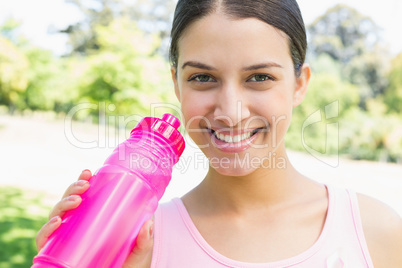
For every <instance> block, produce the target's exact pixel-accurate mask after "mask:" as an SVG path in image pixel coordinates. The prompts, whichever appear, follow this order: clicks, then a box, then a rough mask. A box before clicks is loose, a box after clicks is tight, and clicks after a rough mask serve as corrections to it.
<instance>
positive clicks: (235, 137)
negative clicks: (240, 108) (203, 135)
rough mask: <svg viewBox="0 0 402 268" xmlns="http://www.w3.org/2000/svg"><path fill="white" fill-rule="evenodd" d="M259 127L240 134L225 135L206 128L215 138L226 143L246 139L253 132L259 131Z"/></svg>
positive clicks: (252, 134) (253, 133)
mask: <svg viewBox="0 0 402 268" xmlns="http://www.w3.org/2000/svg"><path fill="white" fill-rule="evenodd" d="M261 129H263V128H262V127H261V128H256V129H254V130H252V131H249V132H246V133H243V134H240V135H225V134H223V133H218V132H217V131H215V130H213V129H208V130H209V131H210V132H211V133H212V134H213V135H214V136H215V138H217V139H218V140H220V141H224V142H226V143H237V142H241V141H244V140H247V139H249V138H251V137H252V136H254V135H255V134H257V132H258V131H260V130H261Z"/></svg>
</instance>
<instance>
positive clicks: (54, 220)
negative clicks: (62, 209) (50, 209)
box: [49, 216, 59, 224]
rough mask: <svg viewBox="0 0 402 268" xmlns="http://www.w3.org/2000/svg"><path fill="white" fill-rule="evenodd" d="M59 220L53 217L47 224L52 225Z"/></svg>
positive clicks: (57, 217)
mask: <svg viewBox="0 0 402 268" xmlns="http://www.w3.org/2000/svg"><path fill="white" fill-rule="evenodd" d="M58 220H59V216H54V217H53V218H51V219H50V221H49V223H50V224H54V223H56V222H57V221H58Z"/></svg>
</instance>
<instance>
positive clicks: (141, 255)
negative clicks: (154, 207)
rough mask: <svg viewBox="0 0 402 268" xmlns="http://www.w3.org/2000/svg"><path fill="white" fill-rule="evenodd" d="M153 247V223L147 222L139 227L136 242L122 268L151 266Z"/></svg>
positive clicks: (151, 221)
mask: <svg viewBox="0 0 402 268" xmlns="http://www.w3.org/2000/svg"><path fill="white" fill-rule="evenodd" d="M153 246H154V221H153V220H152V219H151V220H148V221H146V222H145V223H144V225H143V226H142V227H141V230H140V232H139V233H138V236H137V242H136V244H135V246H134V248H133V250H132V251H131V253H130V255H129V256H128V257H127V259H126V261H125V263H124V265H123V268H140V267H141V268H142V267H144V268H145V267H147V268H149V267H150V266H151V260H152V248H153Z"/></svg>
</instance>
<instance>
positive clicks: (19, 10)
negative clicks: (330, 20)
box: [0, 0, 402, 54]
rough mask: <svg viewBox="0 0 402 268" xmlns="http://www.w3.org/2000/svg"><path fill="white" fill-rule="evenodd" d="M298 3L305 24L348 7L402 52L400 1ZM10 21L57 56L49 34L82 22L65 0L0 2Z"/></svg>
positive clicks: (59, 43) (0, 12) (61, 38)
mask: <svg viewBox="0 0 402 268" xmlns="http://www.w3.org/2000/svg"><path fill="white" fill-rule="evenodd" d="M298 3H299V6H300V9H301V11H302V14H303V18H304V21H305V23H306V24H309V23H311V22H313V21H314V20H315V19H316V18H317V17H318V16H320V15H322V14H324V13H325V11H326V10H327V9H328V8H331V7H333V6H335V5H336V4H339V3H342V4H346V5H349V6H351V7H353V8H355V9H357V10H358V11H359V12H360V13H362V14H363V15H366V16H369V17H370V18H372V19H373V20H374V21H375V22H376V23H377V25H379V26H380V27H381V28H382V29H383V38H384V40H385V41H386V43H388V44H389V47H390V50H391V52H392V53H393V54H397V53H399V52H402V34H401V33H402V30H401V26H402V1H401V0H381V1H379V0H338V1H336V0H298ZM9 17H13V18H16V19H18V20H20V21H21V22H22V27H21V31H22V32H23V34H24V36H26V37H27V38H28V39H29V40H31V41H32V42H33V43H34V44H36V45H38V46H40V47H43V48H46V49H50V50H52V51H54V52H55V53H56V54H63V52H64V51H66V42H67V37H66V36H65V35H63V34H50V33H49V32H52V31H53V32H54V29H63V28H64V27H66V26H67V25H69V24H70V23H72V22H76V21H78V20H79V19H80V18H82V17H81V14H80V13H79V12H78V10H76V8H75V7H74V6H72V5H71V4H67V3H65V1H64V0H11V1H10V0H0V24H1V23H2V22H3V21H4V20H5V19H6V18H9ZM52 29H53V30H52Z"/></svg>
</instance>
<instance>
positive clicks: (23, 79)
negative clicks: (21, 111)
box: [0, 35, 29, 113]
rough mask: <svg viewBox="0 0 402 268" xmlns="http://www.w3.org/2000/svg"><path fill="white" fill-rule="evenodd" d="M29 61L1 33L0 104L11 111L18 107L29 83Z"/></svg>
mask: <svg viewBox="0 0 402 268" xmlns="http://www.w3.org/2000/svg"><path fill="white" fill-rule="evenodd" d="M28 68H29V62H28V59H27V58H26V56H25V55H24V54H23V53H22V52H21V51H20V50H19V49H18V48H17V47H16V46H15V45H14V44H13V43H11V41H10V40H8V39H6V38H4V37H2V36H1V35H0V104H3V105H7V106H8V107H9V109H10V112H11V113H12V112H14V110H15V109H16V103H17V102H18V100H19V95H20V94H21V93H22V92H24V91H25V90H26V88H27V85H28V76H27V71H28Z"/></svg>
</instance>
